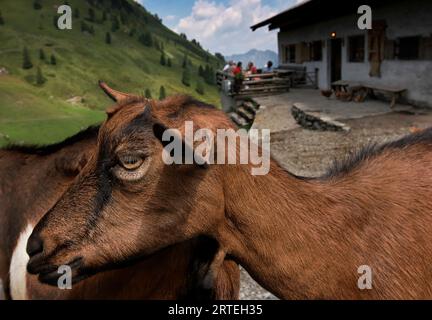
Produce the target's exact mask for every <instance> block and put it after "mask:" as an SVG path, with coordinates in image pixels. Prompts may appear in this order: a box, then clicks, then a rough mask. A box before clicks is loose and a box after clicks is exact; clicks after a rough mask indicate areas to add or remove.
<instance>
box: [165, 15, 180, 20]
mask: <svg viewBox="0 0 432 320" xmlns="http://www.w3.org/2000/svg"><path fill="white" fill-rule="evenodd" d="M176 18H177V17H176V16H175V15H172V14H171V15H167V16H165V17H164V18H163V19H164V21H173V20H175V19H176Z"/></svg>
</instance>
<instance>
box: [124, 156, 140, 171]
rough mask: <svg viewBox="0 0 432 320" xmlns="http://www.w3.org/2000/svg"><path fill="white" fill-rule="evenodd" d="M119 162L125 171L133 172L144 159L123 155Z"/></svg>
mask: <svg viewBox="0 0 432 320" xmlns="http://www.w3.org/2000/svg"><path fill="white" fill-rule="evenodd" d="M119 161H120V164H121V165H122V167H123V168H125V169H126V170H135V169H138V168H139V167H140V166H141V165H142V164H143V162H144V159H143V158H142V157H140V156H137V155H125V156H120V157H119Z"/></svg>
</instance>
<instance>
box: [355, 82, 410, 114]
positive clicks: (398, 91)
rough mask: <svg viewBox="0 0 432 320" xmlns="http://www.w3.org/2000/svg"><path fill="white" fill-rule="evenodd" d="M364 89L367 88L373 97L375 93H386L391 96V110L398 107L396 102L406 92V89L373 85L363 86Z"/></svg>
mask: <svg viewBox="0 0 432 320" xmlns="http://www.w3.org/2000/svg"><path fill="white" fill-rule="evenodd" d="M362 86H363V87H364V88H366V89H367V90H368V91H369V93H370V94H371V95H372V96H375V91H382V92H386V93H388V94H390V95H391V97H392V98H391V102H390V108H392V109H393V108H394V106H395V105H396V101H397V99H398V98H400V97H401V96H402V94H403V93H404V92H405V91H406V89H405V88H400V87H389V86H382V85H372V84H363V85H362Z"/></svg>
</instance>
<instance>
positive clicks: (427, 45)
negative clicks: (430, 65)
mask: <svg viewBox="0 0 432 320" xmlns="http://www.w3.org/2000/svg"><path fill="white" fill-rule="evenodd" d="M420 59H422V60H432V37H427V38H421V39H420Z"/></svg>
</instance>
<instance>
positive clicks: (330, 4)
mask: <svg viewBox="0 0 432 320" xmlns="http://www.w3.org/2000/svg"><path fill="white" fill-rule="evenodd" d="M391 2H394V1H391V0H350V1H341V0H305V1H304V2H301V3H299V4H297V5H295V6H293V7H291V8H289V9H288V10H285V11H283V12H281V13H279V14H277V15H275V16H273V17H271V18H269V19H267V20H264V21H262V22H259V23H257V24H255V25H253V26H251V29H252V31H255V30H257V29H259V28H262V27H265V26H268V27H269V30H274V29H278V28H279V29H280V28H290V29H293V28H298V27H302V26H306V25H310V24H313V23H317V22H321V21H326V20H332V19H335V18H338V17H341V16H344V15H349V14H357V10H358V7H359V6H361V5H364V4H365V5H370V6H372V5H373V6H375V7H376V6H377V5H381V4H385V3H391Z"/></svg>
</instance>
